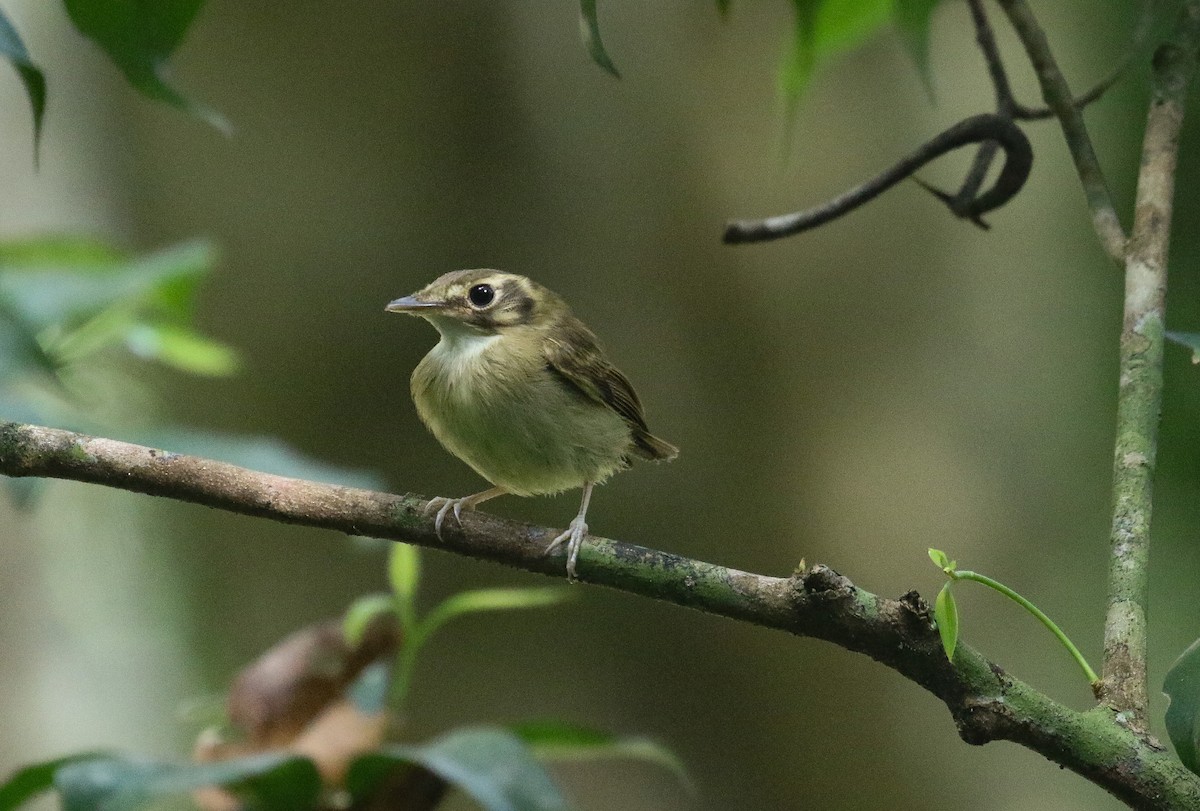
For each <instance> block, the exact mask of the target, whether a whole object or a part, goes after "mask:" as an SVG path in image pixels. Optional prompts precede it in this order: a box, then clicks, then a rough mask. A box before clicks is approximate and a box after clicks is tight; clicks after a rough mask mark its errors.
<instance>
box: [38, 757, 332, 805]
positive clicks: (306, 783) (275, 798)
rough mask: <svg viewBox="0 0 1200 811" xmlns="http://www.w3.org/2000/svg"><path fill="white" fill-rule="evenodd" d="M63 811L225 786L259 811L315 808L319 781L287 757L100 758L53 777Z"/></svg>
mask: <svg viewBox="0 0 1200 811" xmlns="http://www.w3.org/2000/svg"><path fill="white" fill-rule="evenodd" d="M54 784H55V786H56V787H57V788H58V790H59V792H60V793H61V795H62V800H63V811H97V809H103V811H126V810H127V809H135V808H141V807H144V806H145V805H147V804H149V803H151V802H154V801H156V800H159V799H161V798H164V797H172V796H177V795H182V794H186V793H188V792H190V791H194V790H196V789H199V788H204V787H205V786H215V785H220V786H225V787H227V788H229V789H230V790H232V791H234V792H236V793H238V794H239V795H242V796H244V797H246V798H247V800H248V802H249V803H250V804H251V805H252V807H254V808H255V809H257V810H258V811H303V810H304V809H310V808H313V807H314V806H315V805H316V801H317V798H318V796H319V795H320V791H321V778H320V776H319V775H318V774H317V769H316V767H315V766H314V765H313V764H312V761H310V760H308V759H307V758H303V757H299V756H297V755H294V754H290V753H284V752H272V753H267V754H259V755H251V756H248V757H244V758H237V759H234V760H224V761H221V762H219V763H200V764H197V763H159V762H153V761H144V760H132V759H124V758H96V759H92V760H86V761H81V762H77V763H72V764H68V765H66V766H64V767H62V768H61V769H59V770H58V771H57V772H56V774H55V776H54Z"/></svg>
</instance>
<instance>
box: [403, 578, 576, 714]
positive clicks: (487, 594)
mask: <svg viewBox="0 0 1200 811" xmlns="http://www.w3.org/2000/svg"><path fill="white" fill-rule="evenodd" d="M574 596H575V592H574V591H572V590H571V589H570V588H566V587H563V586H544V587H540V588H519V589H504V588H499V589H478V590H475V591H464V592H460V593H458V594H455V595H453V596H451V597H448V598H447V599H445V600H443V601H442V602H441V603H439V604H438V605H437V606H435V607H434V609H433V610H432V611H430V612H429V613H428V614H427V615H425V617H423V618H422V619H421V620H420V621H419V622H417V623H416V624H415V625H413V626H412V628H411V629H406V630H407V631H408V635H407V636H406V638H405V640H404V645H403V646H402V647H401V648H400V657H399V670H398V672H397V674H396V682H395V687H394V697H395V700H396V702H397V704H402V703H403V702H404V699H405V697H406V696H407V695H408V691H409V688H410V687H411V685H412V681H413V674H414V673H415V672H416V668H417V657H418V656H419V654H420V652H421V650H422V649H423V648H424V647H425V643H426V642H428V641H429V639H430V638H431V637H432V636H433V635H434V634H435V633H436V632H437V631H438V630H439V629H441V627H442V626H443V625H445V624H446V623H447V622H449V621H450V620H452V619H454V618H455V617H461V616H464V615H466V614H475V613H480V612H487V611H510V610H513V609H521V608H541V607H543V606H548V605H555V604H556V603H560V602H563V601H564V600H566V599H568V598H571V597H574Z"/></svg>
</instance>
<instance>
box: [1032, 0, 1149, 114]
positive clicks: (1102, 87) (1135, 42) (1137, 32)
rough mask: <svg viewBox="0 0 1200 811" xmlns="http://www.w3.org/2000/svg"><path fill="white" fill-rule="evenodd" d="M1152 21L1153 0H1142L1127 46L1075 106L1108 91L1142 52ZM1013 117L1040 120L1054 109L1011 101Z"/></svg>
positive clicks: (1087, 102) (1086, 102) (1080, 107)
mask: <svg viewBox="0 0 1200 811" xmlns="http://www.w3.org/2000/svg"><path fill="white" fill-rule="evenodd" d="M1153 23H1154V0H1142V9H1141V11H1140V12H1139V13H1138V20H1137V24H1136V26H1135V27H1134V30H1133V36H1132V37H1131V38H1130V41H1129V46H1128V47H1127V48H1126V49H1125V53H1124V54H1122V56H1121V58H1120V60H1118V62H1117V65H1116V67H1114V68H1113V69H1112V71H1111V72H1110V73H1109V74H1108V75H1107V76H1105V77H1104V78H1103V79H1101V80H1100V81H1098V82H1096V84H1095V85H1093V86H1092V87H1091V89H1089V90H1088V91H1087V92H1086V93H1084V94H1083V95H1081V96H1078V97H1076V99H1075V107H1076V108H1077V109H1080V110H1082V109H1083V108H1084V107H1087V106H1088V105H1089V104H1091V103H1092V102H1094V101H1096V100H1098V99H1099V98H1100V97H1101V96H1103V95H1104V94H1105V93H1107V92H1108V90H1109V88H1111V87H1112V86H1113V85H1115V84H1116V83H1117V82H1119V81H1120V80H1121V78H1122V77H1123V76H1124V75H1125V73H1126V71H1128V70H1129V66H1130V65H1131V64H1133V60H1134V59H1135V58H1136V57H1137V56H1138V54H1140V53H1141V52H1142V48H1144V47H1145V45H1146V40H1147V39H1148V38H1149V35H1150V29H1151V28H1152V27H1153ZM1013 117H1014V118H1016V119H1018V120H1020V121H1040V120H1042V119H1046V118H1053V117H1054V111H1053V110H1051V109H1050V108H1049V107H1026V106H1025V105H1024V104H1021V103H1020V102H1016V101H1014V103H1013Z"/></svg>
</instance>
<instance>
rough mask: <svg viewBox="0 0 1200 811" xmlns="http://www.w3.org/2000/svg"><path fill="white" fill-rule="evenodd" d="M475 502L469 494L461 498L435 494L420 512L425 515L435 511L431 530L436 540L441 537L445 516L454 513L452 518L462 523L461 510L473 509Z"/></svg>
mask: <svg viewBox="0 0 1200 811" xmlns="http://www.w3.org/2000/svg"><path fill="white" fill-rule="evenodd" d="M473 509H475V504H474V503H473V502H472V501H471V496H463V497H462V498H446V497H445V496H437V497H436V498H431V499H429V503H428V504H426V505H425V509H424V510H422V512H423V513H424V514H425V515H429V514H430V513H432V512H434V511H435V510H436V511H437V515H436V516H435V517H434V519H433V531H434V533H435V534H436V535H437V536H438V540H441V538H442V524H444V523H445V522H446V516H447V515H449V514H450V513H454V520H455V521H457V522H458V523H459V525H461V524H462V511H463V510H473Z"/></svg>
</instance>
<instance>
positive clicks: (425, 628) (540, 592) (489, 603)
mask: <svg viewBox="0 0 1200 811" xmlns="http://www.w3.org/2000/svg"><path fill="white" fill-rule="evenodd" d="M574 596H575V590H573V589H570V588H567V587H565V586H540V587H537V588H514V589H504V588H500V589H477V590H475V591H463V592H459V593H458V594H455V595H453V596H451V597H448V598H447V599H446V600H444V601H442V602H441V603H440V604H439V605H438V606H437V607H436V608H434V609H433V610H432V611H430V612H429V614H428V615H427V616H426V617H425V619H423V620H422V621H421V623H420V626H419V629H420V636H421V638H422V641H424V640H425V639H428V638H429V637H430V636H431V635H432V634H433V633H434V632H435V631H436V630H438V629H439V628H441V627H442V626H443V625H445V624H446V623H447V622H449V621H450V620H452V619H454V618H456V617H461V616H464V615H466V614H476V613H480V612H484V611H512V610H515V609H523V608H544V607H545V606H548V605H556V604H558V603H561V602H563V601H565V600H568V599H571V598H572V597H574Z"/></svg>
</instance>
